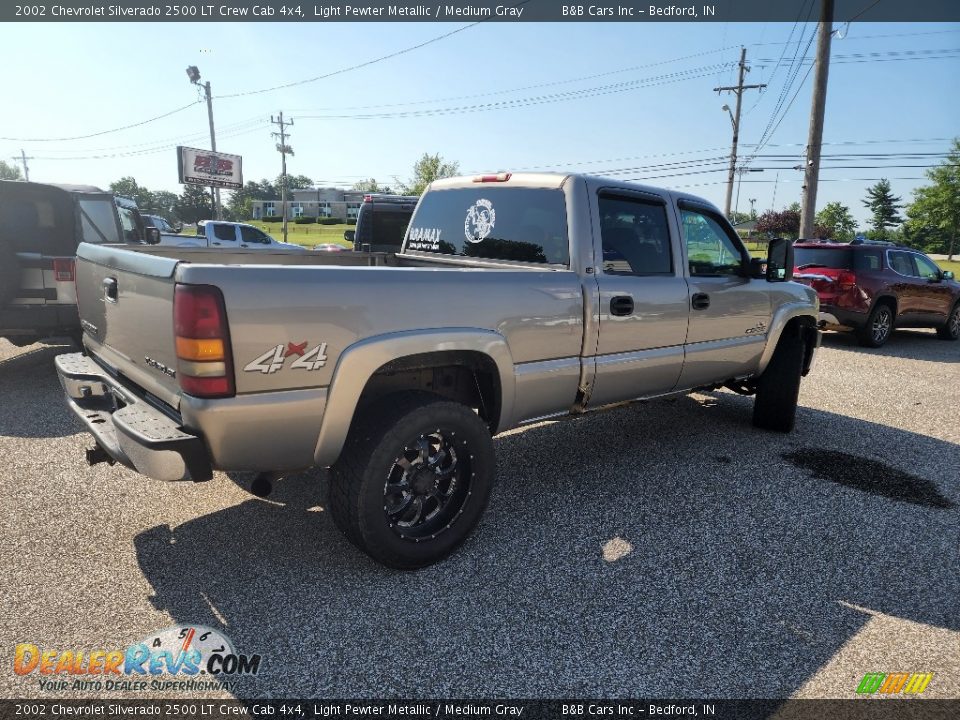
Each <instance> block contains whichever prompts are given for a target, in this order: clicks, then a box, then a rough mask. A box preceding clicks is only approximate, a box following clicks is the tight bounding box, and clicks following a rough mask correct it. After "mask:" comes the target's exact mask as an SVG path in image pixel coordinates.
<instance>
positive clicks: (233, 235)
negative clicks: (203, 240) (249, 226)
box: [213, 223, 237, 242]
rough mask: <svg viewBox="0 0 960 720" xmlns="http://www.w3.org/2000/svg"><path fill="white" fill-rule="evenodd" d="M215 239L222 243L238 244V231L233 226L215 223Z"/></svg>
mask: <svg viewBox="0 0 960 720" xmlns="http://www.w3.org/2000/svg"><path fill="white" fill-rule="evenodd" d="M213 239H214V240H218V241H220V242H236V241H237V229H236V227H234V226H233V225H225V224H224V223H214V224H213Z"/></svg>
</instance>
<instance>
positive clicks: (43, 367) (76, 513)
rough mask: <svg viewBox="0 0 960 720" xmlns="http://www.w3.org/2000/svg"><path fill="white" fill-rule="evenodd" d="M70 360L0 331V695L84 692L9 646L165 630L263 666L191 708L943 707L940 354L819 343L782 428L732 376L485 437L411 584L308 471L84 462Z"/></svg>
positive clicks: (959, 377) (946, 508)
mask: <svg viewBox="0 0 960 720" xmlns="http://www.w3.org/2000/svg"><path fill="white" fill-rule="evenodd" d="M67 351H72V348H70V347H69V346H60V347H46V346H40V345H37V346H33V347H30V348H24V349H19V348H15V347H13V346H11V345H10V344H8V343H7V342H6V341H5V340H0V459H2V468H3V470H4V472H3V474H2V476H0V492H2V494H3V501H2V503H0V519H2V523H0V525H2V529H0V533H2V536H0V547H2V548H3V551H2V552H3V558H2V563H0V653H2V654H3V655H4V657H5V658H6V659H5V660H4V662H3V663H2V666H0V667H2V669H0V695H2V696H3V697H8V698H23V697H91V696H96V694H93V695H91V693H85V692H82V691H76V692H72V691H62V692H57V693H49V692H43V691H41V690H40V687H39V685H38V676H37V675H36V674H33V675H30V676H26V677H20V676H17V675H15V674H14V673H13V671H12V657H13V649H14V646H15V645H16V643H18V642H32V643H35V644H37V645H39V646H43V647H48V648H60V649H84V648H86V649H96V648H106V649H110V648H117V647H120V648H122V647H126V646H127V645H128V644H130V643H132V642H134V641H136V640H139V639H140V638H143V637H144V636H146V635H147V634H148V633H151V632H153V631H156V630H159V629H161V628H164V627H167V626H170V625H174V624H176V623H200V624H204V625H208V626H211V627H215V628H220V629H222V630H223V632H224V633H226V634H227V635H228V636H229V637H231V638H232V639H233V641H234V644H235V645H236V647H237V648H238V649H240V650H242V651H245V652H248V653H254V652H255V653H260V654H261V655H262V656H263V668H262V670H261V673H260V674H259V675H258V676H256V677H248V678H244V679H241V680H237V686H236V687H234V688H233V689H232V690H231V691H230V692H226V691H223V690H216V691H211V692H205V693H196V692H194V693H182V694H181V696H185V697H231V696H234V695H235V696H237V697H241V698H255V697H263V698H268V697H284V696H287V697H289V696H307V697H324V696H325V697H378V696H405V697H410V696H421V697H439V696H458V697H466V696H474V697H483V696H507V697H569V696H580V697H586V696H590V697H628V696H629V697H654V696H663V697H683V696H687V697H698V696H705V695H706V696H713V697H786V696H791V695H794V696H804V697H852V696H853V693H854V690H855V688H856V686H857V684H858V682H859V680H860V678H862V676H863V674H864V673H866V672H875V671H881V672H896V671H905V672H920V671H924V672H933V673H935V675H934V678H933V680H932V681H931V683H930V685H929V687H928V688H927V691H926V693H925V695H927V696H933V697H960V579H958V577H960V573H958V564H960V563H958V547H960V541H958V528H960V522H958V521H960V509H958V506H960V412H958V406H960V343H946V342H942V341H939V340H937V339H936V338H935V336H934V335H933V334H932V333H928V332H922V331H917V332H900V333H897V334H896V336H895V337H893V338H892V339H891V341H890V342H889V344H888V345H887V346H886V347H884V348H882V349H880V350H865V349H862V348H860V347H859V346H857V345H856V343H855V342H854V340H853V339H852V338H850V337H846V336H836V335H834V336H827V337H826V338H825V340H824V347H823V349H822V350H821V353H820V357H819V360H818V364H817V366H816V368H815V369H814V372H813V374H812V375H811V377H809V378H808V379H807V380H806V381H805V382H804V385H803V389H802V392H801V397H800V403H801V409H800V411H799V416H798V426H797V430H796V431H795V432H794V433H793V434H791V435H788V436H782V435H777V434H772V433H765V432H760V431H755V430H754V429H753V428H752V427H751V425H750V409H751V403H752V400H750V399H746V398H742V397H739V396H737V395H734V394H732V393H728V392H719V393H710V394H697V395H694V396H690V397H685V398H680V399H673V400H660V401H654V402H650V403H645V404H640V405H635V406H633V407H630V408H626V409H621V410H617V411H613V412H609V413H600V414H597V415H592V416H587V417H582V418H579V419H576V420H571V421H566V422H556V423H543V424H540V425H537V426H535V427H530V428H526V429H523V430H519V431H514V432H511V433H506V434H504V435H502V436H499V437H498V438H497V439H496V441H495V445H496V450H497V453H498V460H499V479H498V485H497V487H496V489H495V491H494V494H493V497H492V499H491V503H490V508H489V511H488V513H487V515H486V516H485V518H484V519H483V520H482V521H481V524H480V527H479V528H478V531H477V532H476V533H475V535H474V536H473V537H472V538H471V539H470V540H469V541H468V542H467V544H466V545H465V546H464V548H463V549H462V550H461V551H460V552H459V553H458V554H456V555H455V556H454V557H453V558H451V559H450V560H448V561H447V562H444V563H442V564H440V565H438V566H435V567H432V568H429V569H427V570H424V571H421V572H417V573H398V572H394V571H389V570H386V569H384V568H382V567H380V566H378V565H376V564H374V563H373V562H372V561H370V560H369V559H368V558H367V557H366V556H365V555H363V554H361V553H360V552H359V551H357V550H356V549H354V548H353V547H352V546H351V545H349V544H348V543H347V541H346V540H345V539H344V538H343V537H342V536H341V535H340V533H339V532H337V531H336V529H335V528H334V527H333V524H332V522H331V520H330V518H329V516H328V514H327V513H326V512H325V511H324V507H323V506H324V502H325V490H326V488H325V485H326V478H325V474H324V473H323V472H321V471H313V472H309V473H305V474H302V475H298V476H295V477H290V478H286V479H284V480H283V481H281V482H280V483H278V485H277V487H276V489H275V492H274V495H273V496H271V498H270V499H269V500H261V499H257V498H254V497H252V496H251V495H250V494H249V493H248V492H247V491H246V489H245V485H247V484H249V480H250V478H245V477H228V476H227V475H225V474H222V473H218V474H217V476H216V477H215V479H214V480H213V481H212V482H209V483H204V484H197V485H194V484H189V483H183V484H173V485H165V484H160V483H156V482H152V481H149V480H146V479H144V478H141V477H139V476H137V475H135V474H133V473H132V472H129V471H127V470H125V469H123V468H120V467H119V466H118V467H113V468H111V467H108V466H106V465H99V466H97V467H95V468H88V467H87V466H86V464H85V463H84V461H83V450H84V448H86V447H88V446H89V444H90V441H89V440H88V436H87V435H86V434H84V433H81V432H80V428H79V424H78V423H77V422H75V421H74V420H73V418H72V416H71V415H70V413H69V411H68V410H67V409H66V406H65V405H64V403H63V400H62V397H61V390H60V387H59V384H58V383H57V379H56V375H55V373H54V370H53V363H52V360H53V357H54V356H55V355H56V354H57V353H59V352H67ZM71 679H72V678H71ZM111 695H112V696H114V697H121V696H124V693H117V692H114V693H111ZM163 695H165V696H167V697H170V696H177V693H163ZM136 696H142V695H139V694H138V695H136Z"/></svg>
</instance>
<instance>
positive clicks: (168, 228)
mask: <svg viewBox="0 0 960 720" xmlns="http://www.w3.org/2000/svg"><path fill="white" fill-rule="evenodd" d="M141 217H143V223H144V225H146V226H147V227H155V228H156V229H157V230H159V231H160V232H162V233H170V234H172V235H177V234H179V233H180V231H181V230H182V229H183V226H182V225H180V226H177V227H174V226H173V225H171V224H170V223H168V222H167V221H166V219H165V218H163V217H161V216H160V215H141Z"/></svg>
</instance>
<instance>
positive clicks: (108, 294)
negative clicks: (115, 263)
mask: <svg viewBox="0 0 960 720" xmlns="http://www.w3.org/2000/svg"><path fill="white" fill-rule="evenodd" d="M103 296H104V297H105V298H106V299H107V301H108V302H112V303H115V302H116V301H117V279H116V278H113V277H107V278H104V279H103Z"/></svg>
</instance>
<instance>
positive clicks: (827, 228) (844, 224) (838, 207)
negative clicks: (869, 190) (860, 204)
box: [814, 202, 857, 242]
mask: <svg viewBox="0 0 960 720" xmlns="http://www.w3.org/2000/svg"><path fill="white" fill-rule="evenodd" d="M814 222H815V223H816V226H817V229H818V230H819V231H820V232H818V233H817V236H818V237H821V238H823V239H824V240H842V241H844V242H848V241H850V240H853V238H854V235H855V234H856V232H857V221H856V220H854V219H853V215H851V214H850V208H848V207H847V206H846V205H844V204H843V203H839V202H831V203H827V204H826V205H825V206H824V207H823V208H822V209H821V210H820V212H818V213H817V216H816V219H815V221H814Z"/></svg>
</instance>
